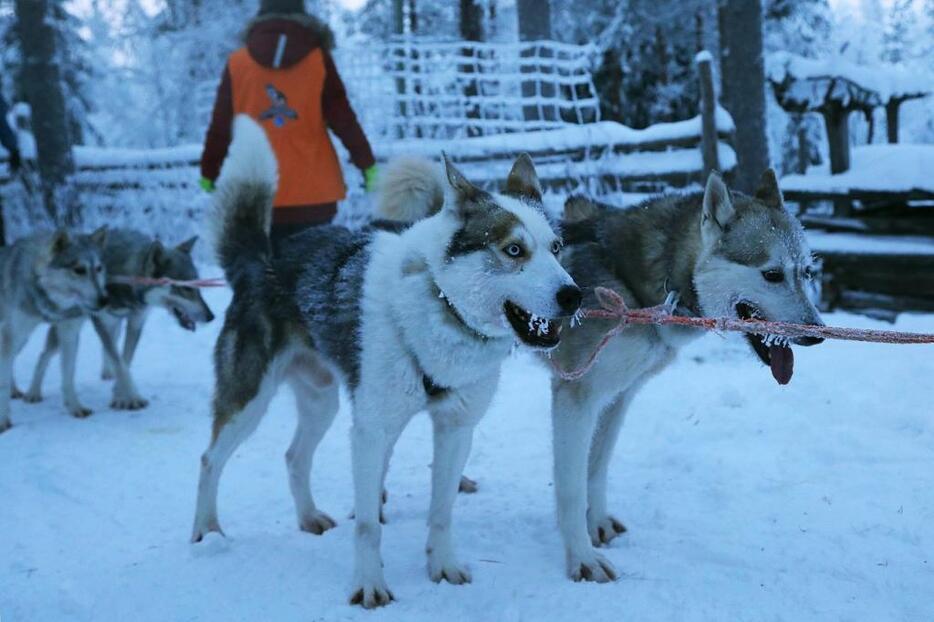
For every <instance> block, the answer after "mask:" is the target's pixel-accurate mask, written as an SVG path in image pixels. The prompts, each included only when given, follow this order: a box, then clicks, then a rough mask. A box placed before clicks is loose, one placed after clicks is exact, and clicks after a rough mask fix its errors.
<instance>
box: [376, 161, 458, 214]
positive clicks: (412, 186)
mask: <svg viewBox="0 0 934 622" xmlns="http://www.w3.org/2000/svg"><path fill="white" fill-rule="evenodd" d="M444 187H445V184H444V178H443V177H442V173H441V168H440V167H439V166H438V165H437V164H435V163H434V162H430V161H428V160H425V159H423V158H411V157H408V158H398V159H396V160H393V161H392V162H390V163H389V165H388V166H386V168H385V170H383V171H382V179H380V182H379V202H378V204H377V207H376V211H377V217H378V218H384V219H386V220H398V221H402V222H415V221H416V220H421V219H422V218H427V217H428V216H431V215H432V214H435V213H436V212H438V211H439V210H440V209H441V206H442V205H444Z"/></svg>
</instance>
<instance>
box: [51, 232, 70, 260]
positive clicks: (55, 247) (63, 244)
mask: <svg viewBox="0 0 934 622" xmlns="http://www.w3.org/2000/svg"><path fill="white" fill-rule="evenodd" d="M70 243H71V238H70V237H69V236H68V232H67V231H65V230H64V229H59V230H58V231H56V232H55V234H54V235H52V239H51V240H50V241H49V251H50V252H51V253H52V254H53V255H55V254H58V253H60V252H62V251H63V250H65V249H66V248H68V245H69V244H70Z"/></svg>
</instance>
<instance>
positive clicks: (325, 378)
mask: <svg viewBox="0 0 934 622" xmlns="http://www.w3.org/2000/svg"><path fill="white" fill-rule="evenodd" d="M445 177H446V179H445ZM275 187H276V162H275V158H274V156H273V153H272V151H271V148H270V146H269V143H268V141H267V139H266V136H265V134H264V132H263V130H262V129H261V128H260V127H259V126H258V125H256V124H255V123H254V122H253V121H252V120H250V119H249V118H247V117H243V116H240V117H238V118H237V119H236V121H235V126H234V140H233V143H232V144H231V148H230V152H229V154H228V156H227V160H226V161H225V163H224V167H223V170H222V172H221V177H220V180H219V183H218V189H217V194H216V200H217V206H216V215H215V218H216V225H217V232H218V234H217V246H216V248H217V249H218V258H219V261H220V264H221V265H222V266H223V268H224V271H225V274H226V276H227V279H228V281H229V282H230V284H231V285H232V287H233V291H234V296H233V301H232V303H231V305H230V307H229V308H228V310H227V316H226V319H225V323H224V327H223V330H222V332H221V335H220V336H219V338H218V341H217V345H216V348H215V373H216V390H215V395H214V403H213V411H214V425H213V434H212V437H211V442H210V445H209V447H208V449H207V451H206V452H205V453H204V456H203V457H202V460H201V477H200V481H199V484H198V501H197V509H196V514H195V520H194V529H193V534H192V540H193V541H196V542H197V541H199V540H201V539H202V538H203V537H204V535H205V534H207V533H208V532H212V531H214V532H220V524H219V522H218V517H217V487H218V481H219V478H220V476H221V470H222V469H223V468H224V464H225V463H226V462H227V460H228V458H229V457H230V455H231V453H232V452H233V451H234V449H235V448H236V447H237V446H238V445H239V444H240V443H241V442H242V441H243V440H244V439H245V438H246V437H247V436H248V435H249V434H250V433H251V432H252V431H253V430H254V429H255V428H256V426H257V424H258V423H259V421H260V418H261V417H262V416H263V414H264V412H265V411H266V408H267V406H268V404H269V401H270V399H271V398H272V396H273V395H274V394H275V392H276V389H277V387H278V386H279V385H280V383H282V382H288V383H289V384H290V386H291V387H292V389H293V391H294V393H295V396H296V407H297V410H298V426H297V429H296V432H295V437H294V439H293V441H292V444H291V446H290V447H289V449H288V451H287V453H286V460H287V464H288V471H289V484H290V487H291V491H292V495H293V497H294V500H295V505H296V511H297V514H298V523H299V526H300V528H301V529H303V530H306V531H309V532H312V533H316V534H317V533H322V532H324V531H325V530H327V529H329V528H330V527H332V526H334V521H333V520H332V519H331V518H330V517H329V516H328V515H327V514H325V513H324V512H322V511H321V510H319V509H318V508H317V507H316V505H315V503H314V501H313V500H312V495H311V490H310V487H309V471H310V468H311V462H312V455H313V453H314V449H315V447H316V446H317V444H318V442H319V441H320V440H321V437H322V436H323V435H324V433H325V431H326V430H327V429H328V427H329V426H330V424H331V422H332V420H333V419H334V416H335V414H336V413H337V410H338V385H339V383H340V382H343V383H345V384H346V385H347V387H348V389H349V393H350V396H351V402H352V406H353V430H352V433H351V445H352V452H353V476H354V505H355V512H356V525H355V573H354V579H353V588H352V591H351V602H352V603H354V604H360V605H362V606H364V607H367V608H369V607H376V606H379V605H385V604H388V603H389V602H390V601H391V600H393V596H392V593H391V592H390V590H389V587H388V586H387V584H386V581H385V579H384V577H383V568H382V560H381V555H380V538H381V527H380V521H379V516H380V498H381V492H382V487H383V480H384V477H385V473H386V469H387V467H388V462H389V457H390V454H391V452H392V447H393V445H394V444H395V442H396V439H397V438H398V436H399V434H400V433H401V432H402V430H403V428H404V427H405V425H406V424H407V422H408V421H409V420H410V419H411V418H412V416H414V415H415V414H416V413H418V412H419V411H421V410H427V411H428V412H429V414H430V415H431V417H432V421H433V425H434V461H433V467H432V492H431V506H430V510H429V521H428V522H429V535H428V544H427V554H428V572H429V576H430V577H431V578H432V579H433V580H434V581H441V580H447V581H448V582H450V583H455V584H459V583H465V582H467V581H469V580H470V574H469V572H468V570H467V568H466V566H465V565H464V564H463V563H461V562H460V561H459V560H458V558H457V556H456V554H455V552H454V543H453V540H452V536H451V512H452V505H453V503H454V499H455V496H456V494H457V489H458V482H459V479H460V476H461V471H462V469H463V466H464V462H465V461H466V459H467V455H468V453H469V451H470V445H471V438H472V434H473V428H474V426H475V425H476V423H477V421H478V420H479V419H480V417H481V416H482V415H483V413H484V412H485V411H486V409H487V407H488V405H489V403H490V400H491V398H492V396H493V392H494V391H495V389H496V386H497V383H498V380H499V374H500V366H501V363H502V361H503V360H504V358H505V357H506V356H507V355H508V353H509V352H510V351H511V350H512V348H513V346H514V345H515V344H516V342H517V341H518V342H520V343H524V344H527V345H529V346H531V347H532V348H538V349H546V348H553V347H554V346H556V345H557V344H558V343H559V340H560V335H559V333H560V330H559V321H558V320H559V319H560V318H563V317H568V316H570V315H571V314H573V313H575V312H576V311H577V309H578V307H579V304H580V297H581V294H580V290H579V289H578V288H577V286H576V285H575V284H574V281H573V280H572V279H571V277H570V276H569V275H568V273H567V272H566V271H565V270H564V268H562V267H561V264H560V263H559V262H558V259H557V254H558V252H559V250H560V248H561V242H560V240H559V238H558V236H557V235H556V234H555V232H554V231H553V230H552V228H551V226H550V225H549V223H548V221H547V220H546V218H545V216H544V215H543V211H542V210H541V188H540V186H539V183H538V179H537V177H536V175H535V171H534V168H533V166H532V163H531V160H530V159H529V158H528V157H527V156H524V157H520V158H519V159H518V160H517V162H516V164H515V166H514V167H513V169H512V171H511V173H510V174H509V178H508V180H507V184H506V189H505V191H504V192H503V193H502V194H498V193H488V192H485V191H482V190H480V189H478V188H477V187H475V186H474V185H473V184H471V183H470V182H469V181H468V180H467V179H466V178H465V177H464V176H463V175H462V174H461V173H460V172H459V171H458V170H457V169H456V168H455V167H454V166H453V165H452V164H451V163H450V162H447V161H446V162H445V176H444V177H442V176H441V175H440V174H439V172H437V171H436V170H434V169H433V168H432V167H430V166H426V165H424V164H419V163H418V162H417V161H406V162H403V163H401V164H399V165H398V166H397V167H394V168H393V169H392V170H390V171H387V174H386V180H385V183H384V190H383V197H384V200H383V213H384V215H386V216H392V217H396V218H398V219H400V220H403V221H408V220H415V219H421V220H418V222H416V223H415V224H413V225H411V226H408V223H399V222H396V223H395V224H385V223H379V222H377V223H374V226H373V227H371V228H370V229H368V230H365V231H362V232H353V231H349V230H347V229H344V228H341V227H336V226H326V227H318V228H314V229H311V230H309V231H306V232H304V233H301V234H298V235H296V236H293V237H292V238H290V239H289V240H288V241H287V242H286V243H284V244H283V245H282V247H281V248H280V249H279V250H278V252H277V254H276V255H275V256H273V255H272V253H271V251H270V245H269V238H268V234H269V228H270V220H271V212H272V198H273V195H274V194H275Z"/></svg>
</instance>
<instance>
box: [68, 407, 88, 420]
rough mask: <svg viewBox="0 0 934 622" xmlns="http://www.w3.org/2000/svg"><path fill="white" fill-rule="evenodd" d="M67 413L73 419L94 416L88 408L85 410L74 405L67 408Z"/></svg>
mask: <svg viewBox="0 0 934 622" xmlns="http://www.w3.org/2000/svg"><path fill="white" fill-rule="evenodd" d="M68 413H69V414H70V415H71V416H72V417H74V418H75V419H87V418H88V417H90V416H91V415H93V414H94V411H93V410H91V409H90V408H86V407H84V406H82V405H81V404H76V405H74V406H69V407H68Z"/></svg>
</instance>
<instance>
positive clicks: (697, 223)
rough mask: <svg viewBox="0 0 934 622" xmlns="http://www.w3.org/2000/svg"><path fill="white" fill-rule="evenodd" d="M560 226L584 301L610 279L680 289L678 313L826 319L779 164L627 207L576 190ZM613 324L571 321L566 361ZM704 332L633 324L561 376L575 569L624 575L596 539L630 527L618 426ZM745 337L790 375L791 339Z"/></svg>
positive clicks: (618, 284) (565, 505)
mask: <svg viewBox="0 0 934 622" xmlns="http://www.w3.org/2000/svg"><path fill="white" fill-rule="evenodd" d="M563 233H564V238H565V242H566V244H567V247H566V250H565V252H564V254H563V256H562V263H563V264H564V265H565V267H566V268H567V269H568V271H569V272H570V273H571V275H572V276H573V277H574V279H575V280H576V281H577V283H579V284H580V286H581V287H582V288H584V291H585V292H587V294H586V296H585V307H586V306H595V304H596V302H595V298H594V295H593V293H592V292H593V288H595V287H597V286H602V287H607V288H610V289H612V290H614V291H615V292H617V293H619V294H620V295H621V296H622V297H623V298H624V299H625V302H626V304H627V305H629V306H630V307H632V308H637V307H649V306H654V305H658V304H661V303H663V302H665V301H666V299H669V300H670V299H671V297H672V295H673V293H676V294H677V295H678V296H679V298H680V302H679V304H678V307H677V311H676V312H677V313H684V314H689V315H705V316H711V317H738V318H760V319H765V320H774V321H785V322H798V323H804V324H814V325H822V322H821V318H820V315H819V314H818V311H817V309H816V308H815V307H814V305H813V304H812V302H811V300H810V298H809V295H808V294H809V290H810V288H811V286H810V282H809V281H810V279H811V278H812V275H813V273H814V265H813V259H812V256H811V252H810V250H809V249H808V246H807V244H806V242H805V238H804V235H803V231H802V229H801V226H800V224H799V223H798V221H797V220H796V219H795V218H794V217H793V216H792V215H790V214H789V213H788V212H787V211H786V210H785V208H784V204H783V202H782V196H781V192H780V190H779V188H778V182H777V181H776V179H775V173H774V172H773V171H772V170H771V169H770V170H768V171H766V173H765V174H764V175H763V177H762V180H761V182H760V185H759V188H758V189H757V190H756V192H755V194H754V196H745V195H743V194H739V193H732V194H731V193H730V191H729V190H728V189H727V187H726V186H725V185H724V183H723V181H722V180H721V179H720V177H719V176H718V175H716V174H713V175H711V176H710V178H709V179H708V181H707V187H706V189H705V191H704V193H703V195H701V194H696V195H690V196H668V197H660V198H656V199H652V200H649V201H647V202H645V203H643V204H641V205H639V206H636V207H633V208H631V209H626V210H618V209H613V208H609V207H605V206H600V205H597V204H595V203H593V202H590V201H588V200H586V199H581V198H572V199H571V200H569V201H568V202H567V204H566V206H565V224H564V229H563ZM588 303H589V304H588ZM611 325H612V322H611V321H609V320H593V319H591V320H586V321H585V322H584V323H583V325H582V326H581V327H579V328H576V329H574V330H571V331H566V334H565V337H564V339H563V340H562V343H561V345H560V346H559V347H558V348H557V349H556V350H555V351H554V353H553V357H554V360H556V361H557V362H558V363H559V364H560V365H561V366H562V367H563V368H564V369H570V368H575V367H578V366H580V365H582V364H583V363H584V361H585V360H586V359H587V358H588V357H589V355H590V354H591V352H593V351H594V349H595V348H596V346H597V343H598V342H599V341H600V339H601V338H602V337H603V335H604V334H605V333H606V331H607V330H608V329H609V328H610V326H611ZM699 334H701V331H697V330H694V329H689V328H676V327H656V326H632V327H630V328H628V329H627V330H625V331H624V332H622V333H621V334H619V335H618V336H616V337H614V338H613V339H612V340H611V341H610V342H609V344H608V346H607V347H606V349H604V350H603V352H602V353H601V354H600V356H599V358H598V359H597V363H596V365H595V366H594V367H593V368H592V370H591V371H590V372H589V373H588V374H587V375H585V376H584V377H583V378H582V379H580V380H579V381H564V380H561V379H559V378H557V377H556V378H555V379H554V380H553V382H552V419H553V424H554V425H553V429H554V452H555V453H554V474H555V490H556V492H557V502H558V523H559V526H560V530H561V535H562V538H563V540H564V546H565V553H566V559H567V572H568V574H569V575H570V577H571V578H572V579H574V580H588V581H597V582H605V581H610V580H613V579H615V578H616V576H617V573H616V570H615V569H614V568H613V566H612V564H611V563H610V562H609V561H608V560H607V559H606V558H604V557H603V556H601V555H599V554H598V553H597V552H596V551H595V550H594V547H595V546H600V545H602V544H606V543H608V542H610V541H611V540H612V539H613V538H615V537H616V536H617V535H618V534H620V533H622V532H623V531H625V527H624V526H623V524H622V523H621V522H620V521H619V520H617V519H616V518H615V517H613V516H612V515H611V514H610V513H609V511H608V509H607V499H606V481H607V467H608V465H609V462H610V457H611V454H612V451H613V447H614V445H615V443H616V437H617V435H618V434H619V429H620V426H621V425H622V423H623V417H624V415H625V413H626V409H627V408H628V406H629V404H630V403H631V402H632V399H633V397H634V396H635V395H636V393H637V392H638V391H639V389H640V388H641V387H642V385H643V384H644V383H645V382H646V381H647V380H648V379H649V378H651V377H652V376H653V375H654V374H656V373H658V372H659V371H660V370H662V369H663V368H664V367H665V366H667V365H668V364H669V363H671V361H672V360H673V358H674V355H675V353H676V352H677V351H678V349H679V348H680V347H681V346H682V345H684V344H685V343H687V342H688V341H689V340H690V339H692V338H694V337H696V336H698V335H699ZM746 338H747V339H748V341H749V344H750V346H751V347H752V350H753V352H755V354H756V355H757V356H758V357H759V359H760V360H761V361H762V362H763V363H765V364H766V365H768V366H769V367H771V371H772V374H773V375H774V376H775V379H776V380H777V381H778V382H780V383H782V384H785V383H787V382H788V381H789V380H790V379H791V375H792V371H793V363H794V358H793V354H792V350H791V345H792V344H791V342H789V341H787V340H783V339H781V338H776V337H773V336H769V335H747V337H746ZM819 342H820V340H819V339H813V338H801V339H796V340H795V341H794V343H795V344H797V345H802V346H809V345H813V344H815V343H819Z"/></svg>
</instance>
